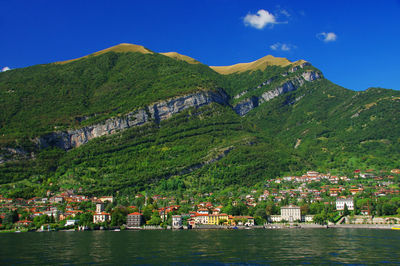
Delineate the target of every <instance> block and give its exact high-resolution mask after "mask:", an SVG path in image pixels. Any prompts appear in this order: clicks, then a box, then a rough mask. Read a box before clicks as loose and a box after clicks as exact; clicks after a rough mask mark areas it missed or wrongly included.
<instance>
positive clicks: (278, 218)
mask: <svg viewBox="0 0 400 266" xmlns="http://www.w3.org/2000/svg"><path fill="white" fill-rule="evenodd" d="M280 221H282V217H281V216H280V215H268V222H269V223H279V222H280Z"/></svg>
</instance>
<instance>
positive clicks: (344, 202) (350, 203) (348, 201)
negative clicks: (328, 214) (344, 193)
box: [336, 198, 354, 211]
mask: <svg viewBox="0 0 400 266" xmlns="http://www.w3.org/2000/svg"><path fill="white" fill-rule="evenodd" d="M344 205H347V209H348V210H349V211H353V210H354V202H353V199H352V198H348V199H336V210H338V211H343V210H344Z"/></svg>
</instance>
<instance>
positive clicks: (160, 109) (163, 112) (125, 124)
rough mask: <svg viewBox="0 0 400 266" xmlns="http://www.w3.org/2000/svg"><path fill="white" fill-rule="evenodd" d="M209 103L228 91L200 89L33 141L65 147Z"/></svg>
mask: <svg viewBox="0 0 400 266" xmlns="http://www.w3.org/2000/svg"><path fill="white" fill-rule="evenodd" d="M211 103H219V104H228V95H227V94H226V93H225V92H224V91H223V90H218V91H216V92H213V91H202V92H197V93H193V94H189V95H185V96H181V97H177V98H172V99H169V100H166V101H160V102H157V103H154V104H151V105H149V106H147V107H145V108H143V109H139V110H136V111H134V112H131V113H128V114H127V115H125V116H122V117H114V118H110V119H107V120H105V121H104V122H103V123H99V124H95V125H91V126H86V127H83V128H80V129H74V130H68V131H58V132H52V133H49V134H46V135H44V136H41V137H38V138H37V139H36V140H35V141H36V143H37V144H38V146H39V147H41V148H46V147H54V146H55V147H59V148H62V149H65V150H69V149H72V148H75V147H79V146H80V145H82V144H85V143H87V142H88V141H89V140H91V139H93V138H97V137H101V136H104V135H110V134H114V133H116V132H118V131H121V130H124V129H127V128H131V127H136V126H140V125H143V124H145V123H147V122H150V121H154V122H156V123H159V122H160V121H161V120H165V119H168V118H170V117H171V116H172V115H174V114H176V113H179V112H181V111H183V110H185V109H188V108H191V107H194V108H198V107H201V106H204V105H208V104H211Z"/></svg>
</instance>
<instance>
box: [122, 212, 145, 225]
mask: <svg viewBox="0 0 400 266" xmlns="http://www.w3.org/2000/svg"><path fill="white" fill-rule="evenodd" d="M143 223H144V219H143V215H142V214H141V213H140V212H133V213H130V214H128V216H127V218H126V225H127V226H128V227H140V226H141V225H143Z"/></svg>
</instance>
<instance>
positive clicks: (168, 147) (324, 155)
mask: <svg viewBox="0 0 400 266" xmlns="http://www.w3.org/2000/svg"><path fill="white" fill-rule="evenodd" d="M122 48H123V49H122ZM122 48H121V47H118V49H117V50H114V51H113V50H112V49H111V51H110V50H105V52H102V53H100V54H95V55H92V56H88V57H84V58H82V59H79V60H74V61H70V62H65V63H64V64H50V65H39V66H33V67H28V68H24V69H17V70H13V71H7V72H4V73H0V93H1V96H2V97H0V103H1V106H2V110H4V112H2V114H1V120H0V122H1V128H0V133H1V135H0V140H1V143H0V147H1V152H2V153H1V156H2V157H1V158H2V162H1V163H0V183H1V186H0V193H3V194H6V195H9V196H20V197H29V196H32V195H42V194H43V193H45V192H46V191H47V190H53V191H55V190H59V189H60V188H61V189H76V190H78V189H81V190H82V191H83V192H84V193H86V194H90V195H101V194H114V195H116V194H119V195H131V194H132V193H135V192H137V191H142V190H145V189H152V190H155V191H166V190H170V191H177V190H181V191H182V190H189V191H192V192H193V193H196V192H210V191H213V190H218V189H226V188H229V187H236V186H250V185H253V184H256V183H258V182H260V181H262V180H264V179H265V178H275V177H277V176H283V175H287V174H300V173H302V172H303V171H306V170H311V169H313V170H319V171H331V172H337V173H350V171H352V170H354V169H355V168H363V167H365V168H376V169H386V168H395V167H399V166H400V159H399V158H400V156H399V155H400V127H399V124H400V123H399V116H398V114H399V110H400V93H399V92H398V91H393V90H387V89H380V88H373V89H368V90H366V91H364V92H355V91H350V90H347V89H344V88H342V87H340V86H337V85H335V84H333V83H331V82H329V81H328V80H326V79H325V78H323V76H322V73H321V72H320V71H319V70H318V69H316V68H315V67H313V66H311V65H310V64H308V63H306V62H305V61H299V62H300V63H298V62H297V63H295V64H290V62H289V63H287V64H285V65H272V66H271V65H265V67H264V66H262V67H261V68H260V64H257V65H256V66H257V68H255V69H242V70H241V71H240V72H232V73H223V74H219V73H217V72H216V71H214V70H213V69H211V68H209V67H208V66H206V65H203V64H200V63H198V62H197V61H196V63H188V62H186V61H184V60H183V59H182V58H186V57H181V56H177V55H176V54H175V53H174V54H173V55H174V56H172V57H169V56H164V55H162V54H157V53H153V52H151V51H150V50H148V49H145V48H140V47H139V48H140V49H139V50H137V49H138V48H137V47H136V46H135V47H132V49H133V48H135V49H136V50H134V51H126V50H125V49H126V45H125V46H123V47H122ZM121 49H122V50H121ZM130 49H131V48H130ZM143 49H145V50H143ZM143 51H146V53H143ZM268 58H269V57H268ZM186 59H187V58H186ZM189 61H190V62H192V61H191V60H189ZM281 61H282V60H279V62H281ZM256 62H257V61H256ZM268 62H270V61H268ZM206 91H224V92H226V93H227V95H228V96H227V98H226V99H223V100H215V99H214V98H213V97H211V98H207V99H206V101H204V102H199V101H200V100H201V99H203V98H204V97H205V96H204V95H205V94H204V95H203V94H201V93H200V94H199V92H206ZM193 93H197V94H196V97H192V98H190V97H189V98H183V99H184V100H182V101H180V102H179V101H178V100H179V99H182V98H177V97H182V96H185V95H186V96H187V95H193ZM177 99H178V100H177ZM199 99H200V100H199ZM189 100H190V101H189ZM160 101H161V103H162V104H159V107H158V109H157V110H158V111H157V112H159V111H166V112H170V111H171V110H173V112H172V111H171V112H170V113H169V115H166V116H165V117H166V118H165V119H162V120H157V119H148V120H146V121H147V122H146V123H144V124H143V125H141V126H134V127H126V128H120V130H113V131H112V132H111V131H110V135H108V134H107V135H101V137H96V138H93V139H90V140H89V141H88V142H87V143H86V142H82V144H81V145H79V147H78V148H73V149H71V150H69V151H65V150H64V149H62V148H60V147H59V146H57V145H53V146H52V145H50V146H48V147H47V148H44V147H40V146H39V145H37V141H35V140H37V138H38V137H41V136H44V135H46V134H48V133H51V134H55V132H63V133H62V134H64V135H62V136H65V135H68V134H70V132H71V130H72V129H77V130H78V129H81V128H85V130H86V131H82V132H83V133H82V134H88V133H87V132H89V131H88V130H93V129H92V127H93V125H96V124H97V125H100V124H101V123H103V124H104V123H105V124H106V125H107V123H111V122H112V123H114V122H115V120H107V119H109V118H111V117H120V118H121V119H122V120H124V119H125V118H124V115H126V114H127V113H129V112H131V111H133V110H137V109H139V108H144V109H143V110H144V112H145V113H147V115H148V117H154V116H155V113H154V112H153V111H154V110H156V109H154V110H153V111H152V109H149V106H154V103H160ZM189 103H190V104H189ZM185 104H186V107H185ZM183 106H184V107H185V108H183ZM152 112H153V113H152ZM167 114H168V113H167ZM107 121H108V122H107ZM110 121H111V122H110ZM114 124H115V123H114ZM107 126H108V125H107ZM68 130H69V131H68ZM52 132H53V133H52ZM57 134H59V133H57ZM57 134H56V135H57ZM60 134H61V133H60ZM60 134H59V135H60ZM57 136H58V135H57ZM60 136H61V135H60Z"/></svg>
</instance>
